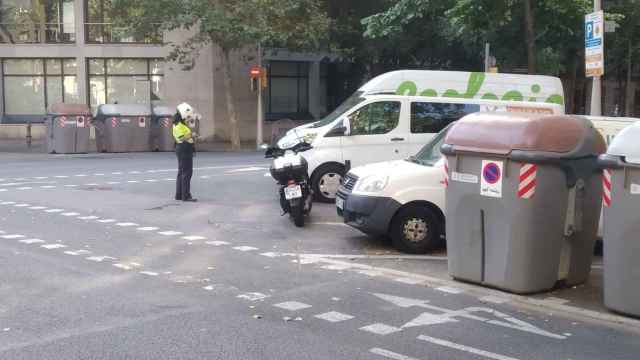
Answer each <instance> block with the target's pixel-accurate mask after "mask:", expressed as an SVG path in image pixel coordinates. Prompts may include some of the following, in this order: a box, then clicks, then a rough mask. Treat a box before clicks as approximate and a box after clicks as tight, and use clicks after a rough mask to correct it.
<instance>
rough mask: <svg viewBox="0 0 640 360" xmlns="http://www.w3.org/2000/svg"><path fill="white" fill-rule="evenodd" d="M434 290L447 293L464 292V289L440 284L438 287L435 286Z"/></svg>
mask: <svg viewBox="0 0 640 360" xmlns="http://www.w3.org/2000/svg"><path fill="white" fill-rule="evenodd" d="M436 290H438V291H442V292H445V293H448V294H462V293H463V292H464V290H462V289H458V288H454V287H451V286H440V287H437V288H436Z"/></svg>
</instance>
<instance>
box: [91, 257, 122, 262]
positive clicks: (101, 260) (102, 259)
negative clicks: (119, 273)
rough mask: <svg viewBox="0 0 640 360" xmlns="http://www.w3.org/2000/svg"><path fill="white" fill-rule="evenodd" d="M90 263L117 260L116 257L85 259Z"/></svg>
mask: <svg viewBox="0 0 640 360" xmlns="http://www.w3.org/2000/svg"><path fill="white" fill-rule="evenodd" d="M85 259H87V260H89V261H95V262H103V261H105V260H117V259H116V258H114V257H111V256H89V257H88V258H85Z"/></svg>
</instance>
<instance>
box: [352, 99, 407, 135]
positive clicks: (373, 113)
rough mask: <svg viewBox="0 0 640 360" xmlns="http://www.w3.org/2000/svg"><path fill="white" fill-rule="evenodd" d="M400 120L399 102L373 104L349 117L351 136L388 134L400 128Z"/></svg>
mask: <svg viewBox="0 0 640 360" xmlns="http://www.w3.org/2000/svg"><path fill="white" fill-rule="evenodd" d="M399 120H400V102H399V101H379V102H375V103H371V104H368V105H365V106H363V107H362V108H360V109H359V110H358V111H356V112H354V113H353V114H351V115H350V116H349V122H350V123H351V135H379V134H386V133H388V132H390V131H391V130H393V129H395V128H396V126H398V121H399Z"/></svg>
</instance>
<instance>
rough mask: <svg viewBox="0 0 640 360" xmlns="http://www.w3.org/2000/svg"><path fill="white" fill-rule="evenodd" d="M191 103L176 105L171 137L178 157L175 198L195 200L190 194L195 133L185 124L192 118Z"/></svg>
mask: <svg viewBox="0 0 640 360" xmlns="http://www.w3.org/2000/svg"><path fill="white" fill-rule="evenodd" d="M194 116H195V114H194V112H193V108H192V107H191V105H189V104H187V103H182V104H180V105H178V111H177V112H176V114H175V116H174V120H173V137H174V139H175V140H176V155H177V157H178V177H177V178H176V197H175V199H176V200H181V201H197V200H196V199H194V198H193V196H191V176H192V175H193V153H194V152H195V144H194V137H195V136H196V134H195V133H193V132H192V131H191V129H190V128H189V126H187V121H190V120H192V119H193V118H194Z"/></svg>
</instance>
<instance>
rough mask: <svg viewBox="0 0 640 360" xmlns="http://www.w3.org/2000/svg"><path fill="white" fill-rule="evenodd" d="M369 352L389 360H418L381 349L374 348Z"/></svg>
mask: <svg viewBox="0 0 640 360" xmlns="http://www.w3.org/2000/svg"><path fill="white" fill-rule="evenodd" d="M369 352H370V353H372V354H375V355H380V356H384V357H386V358H388V359H393V360H418V359H416V358H412V357H409V356H406V355H402V354H398V353H395V352H393V351H389V350H385V349H381V348H373V349H370V350H369Z"/></svg>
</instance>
